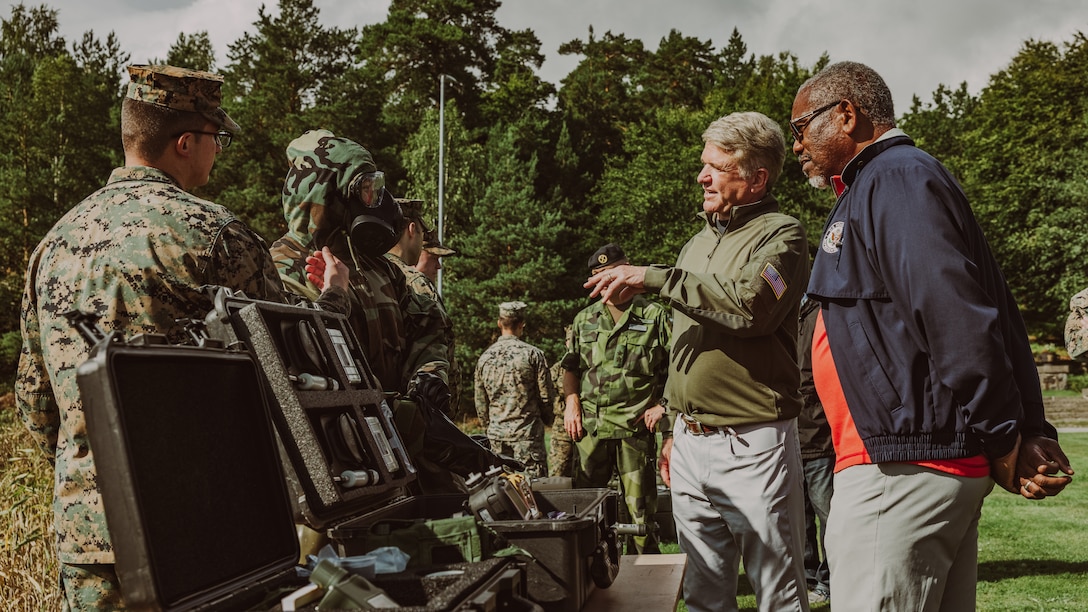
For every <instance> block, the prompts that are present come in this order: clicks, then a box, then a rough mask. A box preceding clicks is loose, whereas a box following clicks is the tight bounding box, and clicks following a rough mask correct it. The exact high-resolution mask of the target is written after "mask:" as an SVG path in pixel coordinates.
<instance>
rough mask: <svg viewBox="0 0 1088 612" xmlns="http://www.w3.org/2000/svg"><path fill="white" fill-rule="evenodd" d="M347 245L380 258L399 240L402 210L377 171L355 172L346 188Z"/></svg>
mask: <svg viewBox="0 0 1088 612" xmlns="http://www.w3.org/2000/svg"><path fill="white" fill-rule="evenodd" d="M348 211H349V214H350V215H351V216H352V218H351V222H350V225H349V236H350V238H351V246H352V248H353V249H354V250H356V251H357V252H360V253H364V254H366V255H369V256H371V257H380V256H382V255H384V254H385V253H386V251H388V250H389V249H391V248H393V245H395V244H397V241H398V240H400V233H401V231H402V230H403V229H404V213H403V211H401V208H400V204H398V203H397V201H396V199H394V198H393V196H392V194H390V193H389V192H388V191H387V190H386V189H385V178H384V176H383V175H382V173H381V172H368V173H365V174H359V175H358V176H356V177H355V178H354V179H352V181H351V185H350V186H349V188H348Z"/></svg>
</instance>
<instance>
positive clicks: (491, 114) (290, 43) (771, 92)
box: [0, 0, 1088, 405]
mask: <svg viewBox="0 0 1088 612" xmlns="http://www.w3.org/2000/svg"><path fill="white" fill-rule="evenodd" d="M499 5H500V2H499V0H455V1H443V2H439V1H437V0H393V1H392V2H391V5H390V7H389V12H388V15H387V17H386V20H385V21H384V22H382V23H377V24H370V25H364V26H362V27H361V28H336V27H325V26H322V25H321V23H320V21H319V12H318V9H317V8H316V7H315V6H314V3H313V0H280V1H279V3H278V6H277V7H276V9H275V10H271V9H268V8H265V7H263V6H262V7H261V9H259V11H258V14H257V16H256V19H255V21H254V22H253V25H252V28H251V30H250V31H249V32H247V33H246V34H245V35H243V36H242V37H241V38H240V39H239V40H237V41H235V42H234V43H233V44H231V45H230V46H229V49H228V51H227V53H226V57H227V62H226V65H224V66H216V65H215V59H214V58H215V57H216V54H215V52H214V49H213V48H212V45H211V43H210V41H209V39H208V36H207V33H206V32H196V33H191V34H181V35H180V36H179V37H178V39H177V41H175V43H174V44H173V45H172V46H171V48H170V49H169V51H168V53H167V56H166V57H165V58H161V59H154V58H130V57H129V56H128V54H126V53H124V52H122V51H121V41H118V40H117V39H116V37H115V36H114V35H113V33H110V34H108V35H107V36H106V37H105V38H104V39H102V38H99V37H97V36H96V35H95V34H94V33H92V32H88V33H86V34H85V35H84V36H83V38H82V39H81V40H79V41H75V42H72V43H69V42H68V41H65V40H64V39H63V38H62V37H60V36H59V34H58V17H59V15H58V13H57V11H55V10H53V9H50V8H49V7H48V6H47V5H42V6H38V7H27V6H25V5H22V4H19V5H16V6H14V7H12V9H11V14H10V16H8V17H7V18H4V19H3V20H2V30H0V136H2V138H0V245H2V247H3V248H2V249H0V334H2V336H0V371H2V372H3V377H4V380H8V381H10V380H11V379H12V377H13V373H14V365H15V357H16V355H17V351H18V347H19V318H18V312H19V300H20V295H21V293H22V285H23V277H24V273H25V266H26V261H27V257H28V255H29V252H30V250H32V249H33V247H34V246H35V244H36V243H37V241H38V240H39V238H40V237H41V236H42V235H43V234H44V232H45V231H46V230H47V229H48V228H49V227H50V225H51V224H52V223H53V222H54V221H55V220H56V219H57V218H58V217H59V216H60V215H61V214H63V213H64V211H66V210H67V209H68V208H69V207H70V206H72V205H73V204H74V203H75V202H77V201H79V200H80V199H82V198H83V197H84V196H86V195H87V194H89V193H91V192H92V191H94V190H95V189H97V188H98V187H100V186H101V184H102V182H103V181H104V180H105V179H106V177H107V176H108V174H109V172H110V170H111V168H113V167H114V166H116V165H120V163H121V162H122V155H121V145H120V137H119V128H118V122H119V108H120V104H119V102H120V98H121V96H122V93H123V90H124V84H125V81H126V80H127V77H124V76H123V74H124V66H125V65H126V64H128V63H130V61H134V62H137V63H143V62H145V61H152V62H166V63H171V64H175V65H180V66H186V67H191V68H198V69H204V70H213V71H216V72H219V73H221V74H223V75H224V76H225V78H226V84H225V86H224V96H225V102H224V105H225V106H226V108H227V109H228V110H229V112H230V113H231V115H232V116H233V117H234V118H235V119H236V120H237V121H238V122H239V123H240V124H241V125H242V126H243V129H244V132H243V133H242V134H241V135H240V136H239V137H238V138H236V144H235V145H234V146H232V147H231V148H230V149H228V150H226V151H225V152H224V153H223V154H222V155H221V156H220V158H219V160H218V161H217V165H216V168H215V170H214V171H213V173H212V180H211V182H210V183H209V185H207V186H206V187H205V188H203V189H201V190H200V192H199V195H201V196H203V197H206V198H209V199H211V200H214V201H216V202H219V203H221V204H223V205H225V206H227V207H228V208H230V209H231V210H233V211H234V212H235V213H236V214H238V215H239V216H240V217H242V218H243V219H245V220H246V221H247V222H249V223H250V224H251V225H253V227H255V228H256V229H257V230H258V231H259V232H261V233H262V234H263V235H264V236H265V237H266V238H267V239H268V240H270V241H271V240H274V239H275V238H277V237H279V236H280V235H281V233H282V232H283V230H284V224H283V218H282V209H281V207H280V190H281V186H282V181H283V176H284V174H285V170H286V158H285V153H284V149H285V147H286V146H287V143H288V142H289V141H290V140H291V139H292V138H294V137H296V136H297V135H299V134H300V133H302V132H303V131H305V130H307V129H312V128H318V127H323V128H327V129H329V130H332V131H333V132H335V133H337V134H338V135H343V136H346V137H349V138H352V139H354V140H357V141H358V142H360V143H361V144H363V145H364V146H366V147H368V148H369V149H371V151H372V152H373V153H374V154H375V157H376V159H377V160H378V164H379V167H380V168H382V169H383V170H385V171H386V173H387V174H388V176H389V177H390V185H391V187H392V190H393V191H394V193H395V194H397V195H402V196H406V197H416V198H423V199H424V200H426V202H427V207H428V208H429V213H430V216H432V217H434V216H436V215H437V205H436V202H437V167H438V126H439V117H438V98H439V91H438V88H439V77H440V75H447V76H448V77H449V78H448V79H446V99H447V105H446V116H445V122H444V123H445V128H446V133H445V141H446V144H447V149H446V155H445V160H446V176H445V180H444V183H445V203H446V206H445V207H444V208H445V211H444V212H445V215H444V217H445V218H444V230H445V236H446V242H447V243H449V244H450V245H451V246H453V247H455V248H457V249H459V250H460V251H461V253H462V254H461V255H459V256H457V257H451V258H447V259H446V260H445V261H444V265H445V274H444V279H443V285H444V287H443V289H444V294H445V297H446V302H447V306H448V308H449V310H450V314H451V316H452V317H453V319H454V321H455V323H456V326H457V327H456V332H457V336H458V340H459V346H458V351H459V353H458V356H459V358H460V360H461V361H462V363H463V364H466V365H465V366H464V369H465V370H466V372H467V373H471V370H472V364H474V363H475V361H476V358H477V357H478V356H479V354H480V352H481V351H482V350H483V349H484V348H485V347H486V346H487V344H488V343H489V342H490V340H491V339H492V337H493V334H494V333H495V326H494V318H495V315H496V306H497V304H498V303H499V302H502V301H506V300H511V299H521V300H525V301H527V302H529V303H530V304H532V305H533V309H532V318H531V320H530V326H529V330H528V334H529V340H530V341H531V342H533V343H536V344H538V345H540V346H542V347H544V348H545V350H546V351H547V353H548V354H549V357H551V358H555V357H557V356H558V355H559V352H560V349H561V345H562V329H563V326H564V324H566V323H567V322H569V321H570V320H571V319H572V317H573V314H574V313H575V312H576V311H577V310H578V309H580V308H582V307H583V306H585V305H586V304H587V303H588V301H587V299H586V297H585V292H584V290H583V289H582V287H581V284H582V281H583V280H584V278H585V276H586V269H585V261H586V259H587V256H588V255H589V254H590V253H592V252H593V251H594V250H595V249H596V248H597V247H598V246H600V245H601V244H603V243H605V242H609V241H616V242H620V243H622V244H623V245H624V247H625V249H626V250H627V252H628V255H629V256H630V258H631V259H632V260H633V261H634V262H635V263H670V262H671V261H673V259H674V258H675V256H676V253H677V251H678V250H679V248H680V246H681V245H682V244H683V242H684V241H685V240H686V239H687V238H688V237H689V236H690V235H691V234H692V233H693V232H694V231H695V230H696V227H697V226H696V225H695V223H694V215H695V213H697V212H698V211H699V205H700V202H701V194H700V191H699V188H698V186H697V185H696V184H695V182H694V178H695V176H696V174H697V172H698V170H699V162H698V160H699V154H700V151H701V149H702V143H701V140H700V134H701V133H702V130H703V129H704V128H705V126H706V125H707V124H708V123H709V122H710V121H711V120H712V119H714V118H716V117H719V116H721V115H723V114H726V113H729V112H733V111H738V110H757V111H760V112H763V113H765V114H767V115H768V116H770V117H773V118H775V119H778V120H780V121H781V123H782V126H783V128H784V129H785V127H786V121H787V120H788V118H789V114H790V106H791V104H792V100H793V95H794V93H795V92H796V90H797V88H798V86H799V85H800V84H801V83H802V82H803V81H804V80H805V79H806V78H808V77H809V76H811V74H813V73H814V71H816V70H818V69H819V68H821V67H822V66H823V65H825V64H826V63H827V62H828V61H830V59H831V58H827V57H823V58H821V59H820V60H819V61H818V62H817V63H816V64H815V65H811V66H805V65H801V64H800V63H799V62H798V60H797V58H796V57H794V56H793V55H792V54H791V53H789V52H788V51H783V52H781V53H779V54H778V55H776V56H758V57H757V56H755V55H754V54H750V53H749V52H748V50H747V47H746V45H745V43H744V40H743V38H742V37H741V34H740V33H739V32H738V31H736V30H734V32H733V35H732V37H731V38H730V39H729V41H728V43H727V44H726V45H725V46H724V47H723V48H721V49H716V48H714V46H713V45H712V44H711V42H709V41H703V40H699V39H696V38H691V37H687V36H684V35H683V34H682V33H680V32H677V31H672V32H670V33H669V34H668V35H667V36H665V37H664V38H662V39H661V40H660V41H659V42H658V45H657V48H656V50H655V51H650V50H649V49H647V48H646V46H644V44H643V43H642V41H639V40H637V39H631V38H628V37H626V36H625V35H623V34H622V33H613V32H605V33H604V34H600V33H598V32H595V31H594V30H593V28H592V27H590V28H589V29H588V31H587V32H586V36H585V38H580V39H575V40H571V41H569V42H567V43H565V44H563V45H562V46H561V47H560V49H559V52H560V53H562V54H568V55H574V56H577V57H578V58H580V61H579V63H578V64H577V66H576V67H575V68H574V69H573V70H572V71H571V72H570V73H569V74H568V75H567V76H566V77H565V78H564V79H563V80H562V81H561V82H560V83H559V84H558V86H553V85H552V84H550V83H547V82H545V81H543V80H541V78H540V77H539V76H538V71H539V68H540V66H541V64H542V62H543V59H544V55H543V53H542V50H541V43H540V41H539V39H538V38H537V37H536V35H535V34H534V33H533V32H532V31H531V30H516V31H515V30H509V29H507V28H504V27H503V26H502V25H501V24H500V23H498V22H497V20H496V17H495V12H496V10H497V9H498V8H499ZM834 59H840V58H834ZM841 59H857V60H860V61H865V59H866V58H863V57H861V58H841ZM1086 88H1088V44H1086V40H1085V38H1084V37H1083V36H1082V35H1080V34H1078V35H1076V36H1075V37H1074V38H1073V40H1072V41H1069V42H1067V43H1063V44H1060V45H1059V44H1055V43H1049V42H1038V41H1027V42H1025V43H1024V45H1023V47H1022V49H1021V50H1020V52H1019V54H1018V55H1017V56H1016V57H1014V58H1012V59H1011V61H1010V62H1009V64H1008V66H1007V67H1006V68H1005V69H1004V70H1002V71H1001V72H998V73H997V74H994V75H992V76H991V78H990V81H989V84H988V85H987V87H985V88H984V89H983V91H982V92H981V93H980V94H979V95H977V96H974V95H971V94H970V93H968V92H967V91H966V87H965V85H961V86H960V87H959V88H958V89H951V88H948V87H946V86H944V85H942V86H941V87H939V88H938V89H937V91H935V92H934V93H933V94H932V100H931V101H929V102H925V103H923V102H922V101H921V100H920V99H919V98H918V97H915V99H914V103H913V104H912V106H911V108H910V109H908V110H907V111H906V112H905V113H903V114H902V115H901V117H900V124H901V126H902V127H904V128H905V129H906V130H907V131H908V133H910V134H911V135H912V136H914V137H915V139H916V140H917V142H918V144H919V145H920V146H922V147H923V148H925V149H926V150H928V151H930V152H932V153H934V154H935V155H937V156H938V157H939V158H940V159H942V160H943V161H944V162H945V163H946V165H948V166H949V167H950V168H951V169H952V171H953V172H954V173H955V174H956V175H957V177H959V179H960V180H961V181H962V183H963V185H964V188H965V189H966V190H967V193H968V195H969V196H970V197H971V201H972V204H973V206H974V210H975V213H976V215H977V216H978V217H979V220H980V221H981V223H982V224H983V227H984V228H985V229H986V231H987V235H988V236H989V238H990V241H991V243H992V245H993V249H994V251H995V253H996V255H997V257H998V259H999V261H1000V262H1001V263H1002V265H1003V266H1004V268H1005V272H1006V275H1007V276H1008V278H1009V281H1010V283H1011V285H1012V287H1013V291H1014V293H1015V295H1016V298H1017V299H1018V300H1019V301H1020V303H1021V305H1022V307H1023V310H1024V315H1025V318H1026V319H1027V321H1028V324H1029V328H1030V330H1031V332H1032V333H1033V334H1035V335H1037V336H1039V337H1040V338H1042V339H1053V338H1057V337H1058V335H1059V334H1060V328H1061V324H1062V322H1063V321H1064V312H1065V308H1066V300H1067V299H1068V297H1069V295H1071V294H1072V293H1073V292H1075V291H1076V290H1078V289H1080V288H1081V287H1083V286H1085V285H1086V284H1088V274H1086V273H1085V271H1084V266H1082V265H1081V261H1082V258H1083V257H1084V255H1085V254H1086V253H1088V237H1085V236H1084V232H1083V231H1081V228H1084V227H1088V219H1086V218H1085V217H1086V216H1088V209H1086V208H1085V206H1084V205H1083V203H1084V202H1085V201H1086V199H1088V183H1086V179H1088V151H1086V148H1085V141H1086V140H1088V112H1086V111H1088V109H1086V108H1085V104H1086V100H1088V96H1086V95H1085V94H1086V91H1085V89H1086ZM786 133H787V134H788V133H789V132H788V130H787V131H786ZM775 191H776V193H777V195H778V198H779V200H780V201H781V202H782V203H783V206H784V208H785V210H786V212H788V213H790V214H793V215H795V216H797V217H798V218H800V219H801V220H802V221H804V223H805V224H806V226H807V228H808V231H809V236H810V239H811V241H812V243H813V245H815V244H816V239H817V237H818V236H819V235H820V233H821V230H822V225H823V220H824V217H825V216H826V214H827V212H828V210H829V209H830V206H831V199H830V197H831V196H830V195H829V194H828V192H823V191H821V192H817V191H815V190H813V189H812V188H810V187H809V186H808V185H807V183H806V182H805V180H804V178H803V177H802V175H801V172H800V169H799V167H798V165H797V164H796V163H795V162H794V160H793V158H792V155H791V156H789V157H788V158H787V162H786V168H785V170H784V172H783V176H782V178H781V180H780V182H779V184H778V186H777V187H776V189H775ZM934 282H940V279H934ZM466 388H467V389H471V386H470V385H466ZM466 399H467V397H466ZM463 404H466V405H467V402H463Z"/></svg>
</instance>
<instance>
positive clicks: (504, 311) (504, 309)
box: [499, 301, 529, 318]
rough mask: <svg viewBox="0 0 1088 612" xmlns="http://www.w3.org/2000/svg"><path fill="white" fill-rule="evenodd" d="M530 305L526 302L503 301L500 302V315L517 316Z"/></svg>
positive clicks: (503, 316)
mask: <svg viewBox="0 0 1088 612" xmlns="http://www.w3.org/2000/svg"><path fill="white" fill-rule="evenodd" d="M528 306H529V305H528V304H526V303H525V302H521V301H518V302H503V303H502V304H499V317H502V318H505V317H515V316H518V315H520V314H521V311H522V310H525V309H526V308H527V307H528Z"/></svg>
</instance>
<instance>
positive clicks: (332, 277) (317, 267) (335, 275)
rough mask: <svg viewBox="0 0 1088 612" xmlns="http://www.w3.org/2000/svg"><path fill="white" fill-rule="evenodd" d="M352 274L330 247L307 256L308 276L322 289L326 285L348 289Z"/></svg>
mask: <svg viewBox="0 0 1088 612" xmlns="http://www.w3.org/2000/svg"><path fill="white" fill-rule="evenodd" d="M350 274H351V273H350V271H349V270H348V267H347V265H345V264H344V262H342V261H340V260H339V259H338V258H337V257H336V256H335V255H333V254H332V251H330V250H329V247H322V249H321V250H320V251H314V252H313V254H312V255H310V256H309V257H307V258H306V278H308V279H310V282H311V283H313V284H314V285H315V286H316V287H317V288H318V289H320V290H322V291H324V290H325V288H326V287H340V288H341V289H347V288H348V286H349V276H350Z"/></svg>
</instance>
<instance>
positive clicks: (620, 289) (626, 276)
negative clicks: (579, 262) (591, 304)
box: [582, 265, 647, 304]
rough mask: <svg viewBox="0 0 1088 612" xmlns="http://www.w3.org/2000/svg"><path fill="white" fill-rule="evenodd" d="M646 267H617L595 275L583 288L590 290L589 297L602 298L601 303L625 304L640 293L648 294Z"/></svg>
mask: <svg viewBox="0 0 1088 612" xmlns="http://www.w3.org/2000/svg"><path fill="white" fill-rule="evenodd" d="M646 270H647V268H646V267H645V266H630V265H623V266H615V267H612V268H608V269H605V270H601V271H600V272H598V273H596V274H594V275H593V276H590V277H589V280H587V281H586V282H585V284H583V285H582V286H583V287H585V288H586V289H590V290H591V291H590V292H589V297H591V298H593V297H597V296H598V295H599V296H601V301H604V302H610V303H612V304H624V303H626V302H627V301H629V300H630V299H631V298H633V297H635V296H636V295H638V294H640V293H646V285H645V282H646Z"/></svg>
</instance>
